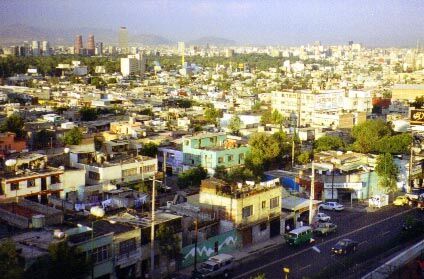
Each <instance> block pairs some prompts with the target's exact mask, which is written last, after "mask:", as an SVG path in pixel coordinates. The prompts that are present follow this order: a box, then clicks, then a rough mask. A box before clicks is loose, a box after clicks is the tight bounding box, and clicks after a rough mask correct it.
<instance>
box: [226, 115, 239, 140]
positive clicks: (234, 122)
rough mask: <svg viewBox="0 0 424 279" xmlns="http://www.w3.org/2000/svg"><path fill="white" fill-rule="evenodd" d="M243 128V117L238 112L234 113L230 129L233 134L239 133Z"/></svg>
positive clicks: (229, 125)
mask: <svg viewBox="0 0 424 279" xmlns="http://www.w3.org/2000/svg"><path fill="white" fill-rule="evenodd" d="M240 128H241V119H240V117H239V116H238V115H237V114H234V115H233V116H232V117H231V119H230V122H229V123H228V129H230V131H231V133H232V134H233V135H238V134H239V133H240Z"/></svg>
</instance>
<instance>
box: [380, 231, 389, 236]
mask: <svg viewBox="0 0 424 279" xmlns="http://www.w3.org/2000/svg"><path fill="white" fill-rule="evenodd" d="M390 232H391V231H387V232H384V233H382V234H381V236H383V235H386V234H388V233H390Z"/></svg>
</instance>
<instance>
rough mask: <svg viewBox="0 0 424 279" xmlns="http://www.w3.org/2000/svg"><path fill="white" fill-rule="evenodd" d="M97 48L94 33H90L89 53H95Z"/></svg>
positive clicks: (90, 54)
mask: <svg viewBox="0 0 424 279" xmlns="http://www.w3.org/2000/svg"><path fill="white" fill-rule="evenodd" d="M95 49H96V45H95V43H94V35H91V34H90V35H88V41H87V54H88V55H89V56H92V55H94V52H95Z"/></svg>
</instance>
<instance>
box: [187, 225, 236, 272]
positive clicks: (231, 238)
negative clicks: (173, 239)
mask: <svg viewBox="0 0 424 279" xmlns="http://www.w3.org/2000/svg"><path fill="white" fill-rule="evenodd" d="M238 246H239V237H238V235H237V231H236V230H231V231H228V232H226V233H223V234H220V235H217V236H214V237H211V238H208V240H206V241H203V242H200V243H198V244H197V261H198V262H199V263H200V262H203V261H205V260H207V259H208V258H209V257H211V256H213V255H215V254H216V252H215V250H216V249H217V250H218V253H229V252H231V251H234V250H235V249H236V248H238ZM181 252H182V256H183V258H182V267H183V268H184V267H188V266H190V265H192V264H193V263H194V255H195V249H194V244H191V245H188V246H186V247H183V249H182V251H181Z"/></svg>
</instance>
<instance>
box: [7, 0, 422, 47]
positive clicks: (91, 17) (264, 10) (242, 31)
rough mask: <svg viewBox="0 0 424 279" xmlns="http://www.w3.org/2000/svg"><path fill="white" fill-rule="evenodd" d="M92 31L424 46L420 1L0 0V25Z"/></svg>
mask: <svg viewBox="0 0 424 279" xmlns="http://www.w3.org/2000/svg"><path fill="white" fill-rule="evenodd" d="M15 23H22V24H26V25H31V26H35V27H48V28H75V27H96V28H106V29H112V30H117V28H118V27H119V26H127V27H128V30H129V32H130V34H131V33H151V34H156V35H161V36H164V37H166V38H169V39H172V40H175V41H179V40H182V41H189V40H192V39H196V38H199V37H203V36H217V37H223V38H227V39H233V40H235V41H237V42H239V43H252V44H284V45H297V44H303V43H308V42H313V41H315V40H321V41H322V43H324V44H330V43H345V42H347V41H349V40H353V41H356V42H362V43H364V44H366V45H368V46H376V45H377V46H380V45H381V46H390V45H393V46H399V45H401V46H406V45H410V46H414V45H415V44H416V42H417V40H420V41H421V42H423V43H424V0H279V1H277V0H275V1H271V0H270V1H266V0H263V1H260V0H256V1H254V0H245V1H242V0H238V1H236V0H215V1H213V0H208V1H206V0H205V1H202V0H174V1H166V0H154V1H148V0H145V1H143V0H138V1H130V0H128V1H125V0H28V1H21V0H0V28H1V26H2V25H9V24H15Z"/></svg>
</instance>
